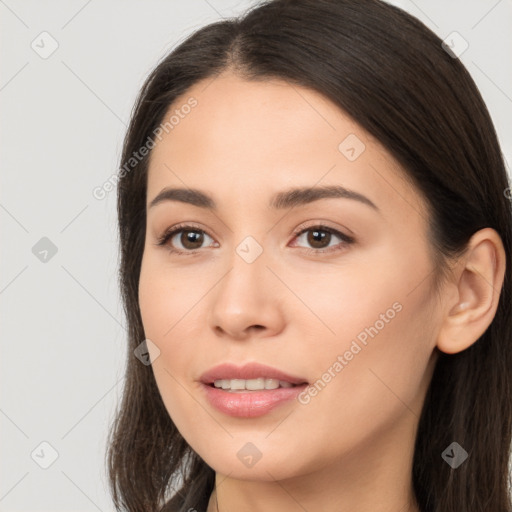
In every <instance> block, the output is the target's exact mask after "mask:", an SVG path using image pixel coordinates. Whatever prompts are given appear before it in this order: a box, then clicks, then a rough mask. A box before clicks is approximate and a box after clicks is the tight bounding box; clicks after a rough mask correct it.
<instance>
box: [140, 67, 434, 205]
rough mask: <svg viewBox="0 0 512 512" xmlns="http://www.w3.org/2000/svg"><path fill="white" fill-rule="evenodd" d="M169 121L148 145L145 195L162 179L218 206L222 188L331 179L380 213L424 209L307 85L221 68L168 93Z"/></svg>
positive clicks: (390, 166) (385, 159) (251, 192)
mask: <svg viewBox="0 0 512 512" xmlns="http://www.w3.org/2000/svg"><path fill="white" fill-rule="evenodd" d="M187 105H194V106H193V107H189V106H187ZM169 120H171V121H172V122H171V123H168V125H167V130H164V131H162V135H161V140H159V141H155V142H156V146H155V147H154V149H153V150H152V154H151V158H150V164H149V174H148V194H147V198H148V203H149V202H150V201H151V199H152V198H154V197H155V196H156V195H157V194H158V193H159V192H160V190H161V189H162V188H164V187H170V186H175V187H185V188H186V187H190V188H197V189H203V190H205V191H206V190H207V191H209V195H212V196H213V197H214V198H215V199H216V202H218V203H219V204H221V205H222V202H223V194H224V193H226V194H228V193H229V195H232V194H236V195H237V197H239V198H240V200H242V198H244V200H250V199H251V198H256V197H259V195H267V196H269V195H272V194H273V193H274V192H275V191H278V190H281V189H283V188H289V187H291V186H314V185H332V184H339V185H343V186H345V187H347V188H352V189H357V190H358V191H359V192H361V193H364V194H365V195H366V196H369V197H370V198H371V199H372V200H373V201H374V202H375V203H376V204H378V205H379V207H380V208H382V209H383V210H384V211H386V210H387V211H388V213H389V214H390V215H391V214H393V213H394V214H397V215H403V213H404V209H411V208H412V209H416V210H417V211H418V210H422V211H421V214H422V215H425V210H424V204H423V201H422V198H421V196H420V195H419V193H418V192H417V191H416V190H415V189H414V187H412V186H411V184H410V183H409V182H408V181H407V180H406V179H405V174H404V172H403V171H402V170H401V168H400V166H399V165H398V163H397V162H396V161H395V159H394V158H393V157H392V156H391V155H390V154H389V153H388V151H386V150H385V148H384V147H383V146H382V145H381V144H380V143H379V142H378V141H377V140H376V139H375V138H374V137H372V136H371V135H370V134H369V133H367V132H366V131H365V130H364V129H363V128H362V127H361V126H360V125H358V124H357V123H356V122H355V121H354V120H353V119H352V118H351V117H350V116H348V114H347V113H345V112H344V111H342V110H341V109H340V108H338V106H337V105H335V104H334V103H333V102H331V101H330V100H329V99H327V98H326V97H324V96H323V95H321V94H320V93H318V92H317V91H314V90H311V89H309V88H305V87H300V86H297V85H295V84H293V85H292V84H289V83H287V82H285V81H281V80H277V79H273V80H265V81H247V80H244V79H241V78H239V77H237V76H235V75H232V74H229V73H226V74H223V75H219V76H217V77H215V78H209V79H206V80H204V81H201V82H198V83H196V84H195V85H194V86H192V87H191V88H190V89H189V90H188V91H187V92H186V93H184V94H183V95H182V96H180V97H179V98H177V99H176V101H175V102H174V103H173V104H172V105H171V106H170V107H169V109H168V111H167V113H166V115H165V117H164V120H163V123H165V122H166V121H169ZM266 204H267V203H266V202H265V204H264V205H263V206H266Z"/></svg>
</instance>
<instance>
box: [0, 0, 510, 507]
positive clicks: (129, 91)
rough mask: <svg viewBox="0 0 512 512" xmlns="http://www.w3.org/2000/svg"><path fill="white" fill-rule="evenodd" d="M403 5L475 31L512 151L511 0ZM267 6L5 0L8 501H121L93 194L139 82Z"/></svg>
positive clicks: (112, 232)
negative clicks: (172, 55)
mask: <svg viewBox="0 0 512 512" xmlns="http://www.w3.org/2000/svg"><path fill="white" fill-rule="evenodd" d="M392 3H394V4H396V5H398V6H401V7H403V8H404V9H405V10H407V11H409V12H410V13H412V14H413V15H415V16H416V17H418V18H419V19H420V20H422V21H423V22H424V23H426V25H427V26H429V27H430V28H431V29H433V30H434V31H435V32H436V33H437V34H438V35H439V36H441V38H443V39H444V38H445V37H447V36H448V35H449V34H450V33H452V32H453V31H457V32H459V34H461V35H462V37H463V38H464V39H465V40H466V41H467V42H468V43H469V47H468V49H467V50H466V51H465V52H464V53H463V54H462V55H461V60H462V61H463V62H464V64H465V65H466V67H467V68H468V70H469V72H470V73H471V75H472V76H473V78H474V79H475V81H476V83H477V85H478V86H479V88H480V90H481V92H482V94H483V96H484V99H485V100H486V102H487V105H488V108H489V110H490V112H491V115H492V117H493V120H494V122H495V126H496V129H497V131H498V134H499V137H500V141H501V144H502V148H503V151H504V154H505V156H506V158H507V160H508V161H509V163H510V162H512V124H511V122H510V119H511V114H512V99H511V98H512V87H511V83H512V59H511V58H510V49H511V48H512V33H511V31H510V26H511V22H512V1H511V0H501V1H497V0H473V1H463V0H460V1H452V2H448V1H446V0H436V1H432V0H416V1H414V2H413V1H411V0H403V1H394V2H392ZM253 4H254V2H253V1H247V0H246V1H242V2H241V1H238V2H237V1H229V0H223V1H221V0H208V1H207V0H193V1H187V2H178V1H164V0H150V1H144V2H142V1H134V0H130V1H128V0H122V1H120V0H117V1H103V2H100V1H98V0H89V1H86V0H73V1H67V2H64V1H60V2H57V1H47V2H41V1H36V0H32V1H21V0H5V1H3V0H0V16H1V18H0V23H1V29H0V34H1V35H0V37H1V50H0V51H1V63H2V65H1V67H0V73H1V75H0V102H1V109H2V113H1V116H2V117H1V119H2V122H1V124H0V130H1V132H0V133H1V174H0V179H1V183H0V194H1V195H0V222H1V229H2V235H1V236H2V244H1V252H0V257H1V263H0V308H1V309H0V311H1V319H0V322H1V324H0V325H1V351H2V352H1V358H0V365H1V366H0V378H1V388H0V389H1V395H0V398H1V399H0V426H1V433H2V435H1V460H2V464H1V466H0V471H1V474H0V475H1V481H0V511H52V512H58V511H66V512H70V511H97V510H102V511H107V510H112V505H111V501H110V497H109V494H108V491H107V486H106V476H105V470H104V465H103V457H104V452H105V439H106V433H107V426H108V424H109V422H110V420H111V418H112V414H113V411H114V407H115V405H116V404H117V402H118V401H119V398H120V393H121V382H122V375H123V369H124V362H125V327H124V325H125V320H124V317H123V313H122V305H121V302H120V298H119V293H118V290H117V264H118V251H117V233H116V224H115V222H116V215H115V195H116V192H115V190H114V191H112V192H110V193H109V194H108V195H107V197H106V198H105V199H103V200H98V199H95V198H94V197H93V195H92V190H93V189H94V188H95V187H97V186H101V185H102V184H103V183H104V182H105V181H106V180H107V179H108V178H109V177H110V176H111V175H112V174H114V173H115V172H116V170H117V166H118V161H119V156H120V151H121V143H122V137H123V135H124V132H125V128H126V125H127V122H128V119H129V113H130V110H131V107H132V105H133V102H134V99H135V96H136V93H137V92H138V90H139V88H140V86H141V85H142V83H143V80H144V78H145V77H146V76H147V74H148V72H149V71H150V70H151V69H152V68H153V66H154V65H155V64H156V63H157V61H158V60H159V58H160V57H161V56H163V55H164V54H165V53H167V52H168V50H169V49H171V48H172V47H173V46H174V45H175V44H176V42H177V41H180V40H182V39H183V38H184V37H186V36H187V35H188V34H190V33H191V32H193V31H195V30H196V29H197V28H199V27H201V26H203V25H205V24H206V23H209V22H211V21H214V20H217V19H220V18H221V17H228V16H232V15H235V14H238V13H240V12H242V11H243V10H245V9H246V8H247V7H249V6H251V5H253ZM44 31H46V32H48V33H49V34H50V35H51V36H40V34H41V33H42V32H44ZM52 40H54V41H56V42H57V43H58V48H57V49H56V50H55V52H54V53H53V54H51V55H49V56H47V55H43V56H46V58H43V57H42V56H41V53H44V52H49V51H50V50H51V44H52ZM53 44H55V43H53ZM32 46H35V49H34V48H33V47H32ZM43 237H46V238H47V239H49V241H51V242H49V241H48V240H43V241H41V239H42V238H43ZM49 244H50V245H51V244H53V246H54V247H55V248H56V250H57V252H56V253H55V254H53V255H52V249H51V248H49ZM34 246H35V249H33V248H34ZM44 250H48V251H49V252H48V253H44ZM54 250H55V249H54ZM41 251H43V252H41ZM34 252H35V253H36V254H34ZM41 258H43V259H44V258H46V260H45V261H41ZM43 442H46V443H49V445H47V444H43V445H41V443H43ZM54 451H55V452H56V453H57V454H58V457H57V458H56V460H54V461H53V458H52V455H53V454H54ZM52 462H53V463H52ZM50 463H51V465H50V466H49V467H48V468H47V469H43V468H42V467H41V465H43V466H44V465H48V464H50Z"/></svg>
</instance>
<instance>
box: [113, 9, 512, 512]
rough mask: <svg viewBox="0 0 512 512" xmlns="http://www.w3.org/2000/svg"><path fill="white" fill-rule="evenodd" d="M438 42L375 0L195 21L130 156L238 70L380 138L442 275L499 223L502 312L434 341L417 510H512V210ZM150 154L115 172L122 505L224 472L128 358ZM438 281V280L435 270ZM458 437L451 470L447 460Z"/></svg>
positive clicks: (485, 120) (203, 485)
mask: <svg viewBox="0 0 512 512" xmlns="http://www.w3.org/2000/svg"><path fill="white" fill-rule="evenodd" d="M441 43H442V41H441V39H440V38H439V37H438V36H436V35H435V34H434V33H433V32H432V31H431V30H429V29H428V28H427V27H426V26H425V25H423V24H422V23H421V22H420V21H418V20H417V19H415V18H414V17H412V16H411V15H409V14H407V13H406V12H404V11H402V10H400V9H399V8H396V7H394V6H392V5H389V4H386V3H384V2H381V1H379V0H274V1H265V2H263V3H260V4H257V5H255V6H254V7H253V8H252V9H250V10H249V11H248V12H246V13H245V14H244V15H243V16H241V17H239V18H231V19H228V20H223V21H219V22H216V23H212V24H210V25H208V26H205V27H204V28H201V29H200V30H198V31H196V32H195V33H193V34H192V35H191V36H190V37H188V38H187V39H186V40H184V41H183V42H181V43H180V44H179V45H177V47H176V48H175V49H174V50H173V51H172V52H171V53H170V54H169V55H167V56H166V57H165V58H164V59H162V61H161V62H160V63H159V64H158V66H157V67H156V68H155V69H154V71H152V73H151V74H150V76H149V77H148V78H147V80H146V82H145V83H144V85H143V87H142V89H141V91H140V94H139V96H138V99H137V101H136V104H135V107H134V110H133V113H132V117H131V122H130V126H129V128H128V132H127V135H126V138H125V141H124V147H123V154H122V158H121V162H122V163H123V162H127V161H128V160H129V159H130V157H131V156H132V155H133V154H134V152H137V151H138V150H139V149H140V148H141V147H143V146H144V145H145V144H146V143H147V140H148V137H151V136H152V133H153V131H154V130H155V129H157V127H158V126H159V125H160V123H162V121H163V118H164V115H165V114H166V112H167V110H168V109H169V107H170V106H171V104H172V103H173V102H174V101H175V100H176V98H177V97H178V96H180V95H182V94H183V93H185V92H186V91H187V90H188V89H189V88H190V87H191V86H192V85H193V84H195V83H196V82H198V81H199V80H203V79H206V78H210V79H214V77H215V76H217V75H219V74H220V73H222V72H224V71H226V70H231V71H234V72H236V73H238V75H239V76H240V77H242V78H244V79H246V80H265V79H270V78H278V79H282V80H286V81H287V82H288V83H290V84H295V85H300V86H305V87H309V88H311V89H314V90H316V91H318V92H320V93H321V94H323V95H324V96H325V97H327V98H328V99H330V100H331V101H333V102H334V103H335V104H336V105H338V106H339V107H340V109H342V110H344V111H345V112H347V113H348V114H349V115H350V116H351V117H352V118H353V119H354V120H355V121H356V122H357V123H359V124H360V126H362V127H363V128H364V129H366V130H367V131H368V132H369V133H370V134H372V135H373V136H374V137H376V138H377V139H378V140H379V141H380V142H381V143H382V144H383V146H384V147H385V148H386V149H387V150H388V151H389V152H390V154H391V155H392V156H393V157H394V158H395V159H396V160H397V161H398V162H399V163H400V164H401V166H402V167H403V169H404V173H405V174H404V176H405V177H406V178H407V179H408V180H410V181H411V183H413V184H414V185H415V186H416V187H417V190H418V191H419V192H420V193H421V194H422V195H423V197H424V198H425V200H426V202H427V204H428V207H429V222H430V230H429V241H430V243H431V247H432V253H433V254H434V255H435V261H436V273H435V276H434V277H435V278H436V279H441V278H442V277H443V276H445V275H446V274H447V272H448V261H449V260H450V258H451V257H454V256H457V255H460V254H461V252H462V251H463V250H464V249H465V247H466V244H467V242H468V240H469V238H470V237H471V235H472V234H473V233H475V232H476V231H477V230H479V229H481V228H484V227H491V228H494V229H495V230H496V231H497V232H498V234H499V235H500V236H501V238H502V241H503V244H504V247H505V251H506V274H505V279H504V284H503V287H502V289H501V290H497V291H498V292H500V293H501V296H500V301H499V304H498V309H497V312H496V315H495V317H494V319H493V321H492V323H491V325H490V326H489V328H488V329H487V330H486V332H485V333H484V334H483V335H482V336H481V338H480V339H479V340H478V341H477V342H476V343H474V344H473V345H471V346H470V347H469V348H468V349H466V350H464V351H462V352H460V353H457V354H452V355H448V354H444V353H441V354H440V357H439V359H438V361H437V363H436V367H435V370H434V374H433V377H432V381H431V384H430V387H429V389H428V392H427V396H426V399H425V403H424V406H423V410H422V414H421V417H420V422H419V427H418V433H417V438H416V443H415V452H414V461H413V475H412V478H413V486H414V491H415V495H416V499H417V502H418V504H419V507H420V509H421V510H422V511H423V512H477V511H482V512H483V511H492V512H511V503H510V494H509V493H510V487H509V486H510V480H509V479H510V476H509V468H508V464H509V460H510V446H511V433H512V332H511V325H512V314H511V304H512V300H511V293H510V291H511V269H512V262H511V253H512V246H511V244H512V237H511V231H512V220H511V219H512V213H511V205H510V201H509V200H508V199H507V197H506V193H505V190H506V189H507V188H508V187H509V186H510V183H509V181H508V178H507V173H506V170H505V166H504V159H503V155H502V153H501V151H500V147H499V143H498V139H497V136H496V132H495V129H494V126H493V123H492V120H491V118H490V115H489V113H488V110H487V108H486V106H485V104H484V101H483V99H482V97H481V95H480V93H479V91H478V89H477V87H476V85H475V83H474V81H473V80H472V78H471V76H470V75H469V73H468V72H467V70H466V69H465V67H464V66H463V64H462V63H461V62H460V61H459V59H457V58H454V56H452V55H450V54H448V53H447V51H445V49H444V48H443V47H442V44H441ZM147 170H148V157H146V158H144V159H142V160H141V161H140V162H139V163H138V164H137V165H136V166H134V167H133V169H131V170H130V171H129V172H124V173H123V174H122V176H121V173H120V179H119V183H118V220H119V236H120V251H121V263H120V284H121V292H122V297H123V301H124V307H125V313H126V316H127V320H128V331H129V333H128V350H127V369H126V378H125V386H124V393H123V398H122V403H121V404H120V408H119V410H118V411H117V415H116V417H115V420H114V422H113V424H112V427H111V431H110V438H109V447H108V453H107V464H108V472H109V484H110V486H111V490H112V494H113V498H114V502H115V505H116V508H117V510H127V511H131V512H145V511H148V512H149V511H151V512H155V511H157V510H161V511H164V510H169V511H170V510H173V511H181V512H184V511H186V510H188V509H189V508H192V507H193V508H194V509H196V510H197V511H199V512H202V511H205V510H206V507H207V503H208V499H209V496H210V494H211V492H212V490H213V486H214V477H215V473H214V470H213V469H212V468H210V467H209V466H208V465H207V464H206V463H205V462H204V461H203V460H201V459H200V457H199V456H198V455H197V454H196V453H195V452H194V451H193V450H192V448H191V447H190V446H188V444H187V443H186V442H185V441H184V439H183V438H182V436H181V435H180V433H179V432H178V431H177V429H176V427H175V425H174V424H173V422H172V420H171V419H170V417H169V414H168V413H167V411H166V409H165V407H164V404H163V402H162V399H161V397H160V394H159V391H158V388H157V386H156V382H155V379H154V375H153V372H152V369H151V366H145V365H143V364H140V362H139V361H138V360H137V359H136V358H135V357H134V355H133V351H134V349H135V348H136V347H137V346H138V345H139V344H140V343H141V341H142V340H144V339H145V335H144V329H143V325H142V321H141V315H140V310H139V304H138V284H139V275H140V268H141V259H142V254H143V250H144V239H145V229H146V206H145V205H146V185H147ZM433 282H434V283H438V282H439V280H434V281H433ZM453 441H456V442H458V443H459V444H460V445H461V446H462V447H464V449H465V450H466V451H467V452H468V453H469V458H468V459H467V460H466V461H465V462H464V463H463V464H462V465H461V466H460V467H458V468H457V469H453V468H451V467H450V466H449V465H448V464H447V463H446V462H445V461H444V460H443V459H442V457H441V454H442V452H443V450H445V448H446V447H447V446H448V445H450V444H451V443H452V442H453Z"/></svg>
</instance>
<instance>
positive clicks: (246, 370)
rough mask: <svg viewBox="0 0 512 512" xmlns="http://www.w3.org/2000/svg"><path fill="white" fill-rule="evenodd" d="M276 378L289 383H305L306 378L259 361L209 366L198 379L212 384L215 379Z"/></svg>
mask: <svg viewBox="0 0 512 512" xmlns="http://www.w3.org/2000/svg"><path fill="white" fill-rule="evenodd" d="M260 377H263V378H266V379H277V380H282V381H285V382H290V383H291V384H307V381H306V379H304V378H302V377H296V376H294V375H290V374H288V373H285V372H282V371H281V370H278V369H277V368H273V367H271V366H266V365H264V364H260V363H247V364H245V365H243V366H237V365H235V364H233V363H223V364H219V365H217V366H214V367H213V368H210V369H209V370H207V371H206V372H205V373H203V374H202V375H201V378H200V381H201V382H203V383H204V384H212V383H213V382H215V381H216V380H224V379H225V380H231V379H244V380H248V379H257V378H260Z"/></svg>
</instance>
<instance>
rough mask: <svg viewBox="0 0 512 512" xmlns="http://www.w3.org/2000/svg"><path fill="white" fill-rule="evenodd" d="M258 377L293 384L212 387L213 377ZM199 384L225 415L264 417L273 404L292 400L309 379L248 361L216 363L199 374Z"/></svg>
mask: <svg viewBox="0 0 512 512" xmlns="http://www.w3.org/2000/svg"><path fill="white" fill-rule="evenodd" d="M258 377H264V378H267V379H278V380H282V381H286V382H290V383H291V384H294V387H290V388H277V389H264V390H261V391H247V392H244V391H237V392H231V391H226V390H223V389H220V388H215V387H214V386H213V382H214V381H216V380H221V379H228V380H231V379H244V380H247V379H256V378H258ZM200 383H201V389H202V390H203V392H204V394H205V397H206V399H207V400H208V402H209V403H210V405H212V406H213V407H214V408H215V409H217V410H218V411H220V412H222V413H224V414H227V415H229V416H234V417H238V418H255V417H258V416H263V415H264V414H267V413H268V412H270V411H271V410H273V409H275V408H276V407H278V406H280V405H283V404H284V403H287V402H289V401H291V400H293V399H294V398H296V397H297V395H299V394H300V393H301V392H302V391H303V390H304V389H305V388H306V386H308V382H307V381H306V379H304V378H301V377H297V376H294V375H290V374H288V373H285V372H283V371H281V370H278V369H277V368H272V367H271V366H266V365H263V364H259V363H249V364H246V365H244V366H236V365H234V364H231V363H224V364H221V365H218V366H215V367H213V368H211V369H210V370H208V371H207V372H205V373H204V374H203V375H202V376H201V378H200Z"/></svg>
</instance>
